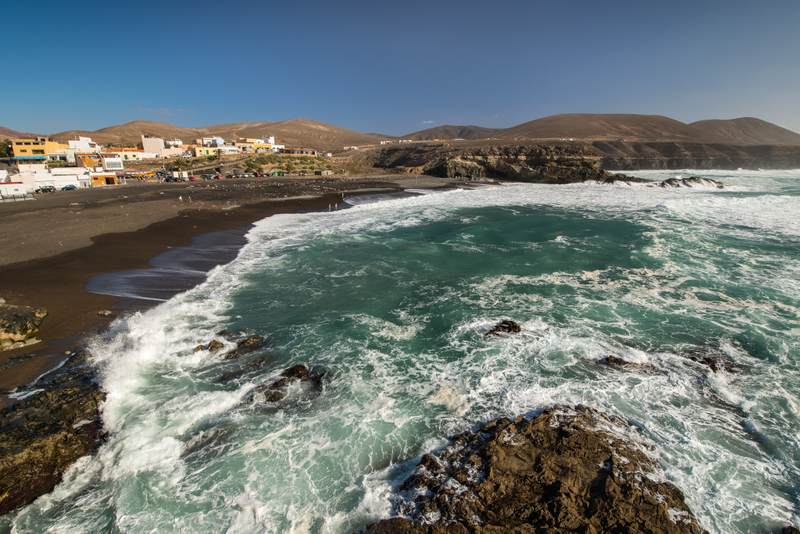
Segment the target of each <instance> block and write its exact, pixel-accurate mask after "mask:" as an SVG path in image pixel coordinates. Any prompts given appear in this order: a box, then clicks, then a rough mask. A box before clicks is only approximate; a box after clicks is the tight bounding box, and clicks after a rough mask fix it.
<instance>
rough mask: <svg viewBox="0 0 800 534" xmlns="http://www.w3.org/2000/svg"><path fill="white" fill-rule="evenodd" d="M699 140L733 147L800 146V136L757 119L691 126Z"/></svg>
mask: <svg viewBox="0 0 800 534" xmlns="http://www.w3.org/2000/svg"><path fill="white" fill-rule="evenodd" d="M689 127H690V128H691V129H692V130H694V131H695V135H696V136H697V137H698V139H702V140H703V141H705V142H707V143H724V144H732V145H800V134H798V133H795V132H793V131H791V130H787V129H786V128H781V127H780V126H778V125H776V124H772V123H770V122H767V121H763V120H761V119H757V118H755V117H741V118H738V119H731V120H706V121H698V122H693V123H691V124H689Z"/></svg>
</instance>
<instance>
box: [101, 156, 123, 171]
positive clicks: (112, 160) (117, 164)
mask: <svg viewBox="0 0 800 534" xmlns="http://www.w3.org/2000/svg"><path fill="white" fill-rule="evenodd" d="M101 159H102V161H103V170H104V171H121V170H124V169H125V164H124V163H123V162H122V158H121V157H120V156H119V154H103V155H102V156H101Z"/></svg>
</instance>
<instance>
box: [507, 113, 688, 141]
mask: <svg viewBox="0 0 800 534" xmlns="http://www.w3.org/2000/svg"><path fill="white" fill-rule="evenodd" d="M503 137H505V138H508V139H515V140H517V139H560V138H574V139H625V140H627V141H647V140H659V141H688V140H691V139H692V138H693V132H692V130H691V129H690V128H689V127H688V126H687V125H686V124H684V123H682V122H680V121H676V120H675V119H670V118H669V117H663V116H661V115H629V114H605V115H597V114H566V115H551V116H549V117H543V118H541V119H536V120H533V121H530V122H525V123H523V124H520V125H517V126H513V127H511V128H508V129H507V130H505V131H504V132H503Z"/></svg>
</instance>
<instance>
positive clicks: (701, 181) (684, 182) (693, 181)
mask: <svg viewBox="0 0 800 534" xmlns="http://www.w3.org/2000/svg"><path fill="white" fill-rule="evenodd" d="M658 185H659V187H665V188H666V187H715V188H717V189H724V187H725V186H724V185H722V182H719V181H717V180H714V179H712V178H703V177H701V176H690V177H688V178H667V179H666V180H664V181H662V182H661V183H659V184H658Z"/></svg>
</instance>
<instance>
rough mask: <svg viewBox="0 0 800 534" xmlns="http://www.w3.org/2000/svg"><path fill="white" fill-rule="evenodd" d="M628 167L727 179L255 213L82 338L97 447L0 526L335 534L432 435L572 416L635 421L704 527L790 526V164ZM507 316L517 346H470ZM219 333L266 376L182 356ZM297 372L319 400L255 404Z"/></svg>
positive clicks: (794, 416)
mask: <svg viewBox="0 0 800 534" xmlns="http://www.w3.org/2000/svg"><path fill="white" fill-rule="evenodd" d="M628 174H635V175H637V176H641V177H645V178H649V179H654V180H655V179H664V178H668V177H673V176H681V175H682V176H688V175H701V176H706V177H711V178H715V179H718V180H720V181H722V182H723V183H724V184H725V186H726V187H725V189H721V190H719V189H714V188H692V189H687V188H680V189H661V188H658V187H647V186H645V185H640V184H634V185H624V184H616V185H601V184H575V185H536V184H513V185H502V186H488V187H478V188H476V189H470V190H451V191H446V192H435V193H426V194H415V196H405V197H403V198H394V197H391V196H386V197H381V196H377V197H376V196H372V197H354V198H353V199H350V200H349V204H348V205H349V207H348V209H342V210H338V211H332V212H322V213H303V214H295V215H275V216H273V217H270V218H267V219H264V220H262V221H260V222H258V223H257V224H256V225H255V226H254V228H253V229H252V230H251V231H250V232H249V234H248V235H247V242H246V244H245V245H244V246H243V247H242V249H241V250H240V252H239V254H238V256H237V257H236V259H234V260H233V261H232V262H230V263H228V264H226V265H222V266H219V267H216V268H214V269H213V270H212V271H211V272H210V273H209V274H208V277H207V279H206V280H205V281H203V282H202V283H200V284H199V285H198V286H196V287H194V288H192V289H189V290H188V291H185V292H182V293H180V294H178V295H176V296H174V297H172V298H170V299H168V300H166V302H163V303H161V304H158V305H157V306H156V307H154V308H151V309H149V310H147V311H143V312H140V313H135V314H133V315H131V316H128V317H125V318H121V319H119V320H117V321H116V322H115V323H114V324H113V325H112V328H111V330H110V331H109V332H107V333H106V334H104V335H102V336H100V337H98V338H96V339H94V340H92V341H91V344H90V349H91V353H92V357H93V359H94V361H95V363H96V365H97V366H98V368H99V369H100V372H101V377H102V383H103V387H104V388H105V390H106V391H107V400H106V403H105V406H104V409H103V417H104V422H105V424H106V427H107V429H108V430H109V433H110V435H109V439H108V441H107V442H106V443H105V444H104V445H103V446H102V447H101V449H100V450H99V452H98V453H97V454H96V455H95V456H94V457H91V458H89V457H86V458H83V459H81V460H79V461H78V463H77V464H75V465H74V466H73V467H72V468H71V469H70V470H69V472H68V473H67V475H66V477H65V480H64V481H63V482H62V483H61V484H60V485H59V486H58V487H57V488H56V490H55V491H54V492H53V493H51V494H49V495H46V496H43V497H41V498H40V499H39V500H37V501H36V502H35V503H34V504H32V505H30V506H28V507H26V508H24V509H22V510H21V511H20V512H18V513H16V514H14V515H13V516H10V517H7V518H6V519H5V521H6V524H5V526H6V527H11V528H13V529H14V531H15V532H42V531H51V532H101V531H106V532H109V531H110V532H114V531H120V532H152V531H172V532H176V531H180V532H223V531H229V532H297V533H300V532H314V533H316V532H320V533H323V532H324V533H328V532H331V533H338V532H352V531H354V530H358V529H359V528H361V527H363V526H364V525H366V524H368V523H370V522H371V521H374V520H376V519H379V518H382V517H386V516H388V515H390V514H391V507H390V499H389V497H390V495H391V494H392V492H393V491H394V489H395V488H396V487H397V485H398V484H399V483H400V482H401V481H402V480H403V479H404V478H405V476H407V474H408V473H409V470H410V469H411V468H412V467H413V466H414V465H415V460H417V459H418V458H419V456H420V455H421V454H422V453H424V452H427V451H430V450H433V449H435V448H437V447H441V446H442V445H444V444H445V443H446V438H447V436H449V435H452V434H454V433H458V432H460V431H464V430H467V429H470V428H472V427H474V426H475V425H476V424H478V423H481V422H484V421H487V420H489V419H492V418H494V417H498V416H502V415H510V416H514V415H519V414H530V413H534V412H536V411H537V410H540V409H542V408H544V407H547V406H550V405H553V404H578V403H580V404H585V405H588V406H591V407H593V408H597V409H598V410H600V411H603V412H605V413H610V414H614V415H618V416H620V417H623V418H624V419H626V420H627V421H629V422H630V423H631V424H632V425H633V426H635V427H636V428H638V429H639V431H638V432H637V436H636V437H635V438H633V439H637V440H643V441H644V442H645V443H646V444H647V445H649V446H652V449H651V450H652V454H653V455H654V456H655V457H656V458H657V460H658V462H659V464H660V465H661V467H662V469H663V473H661V474H660V476H663V477H665V478H666V479H668V480H670V481H672V482H673V483H674V484H675V485H676V486H677V487H678V488H680V489H681V490H682V491H683V492H684V494H685V495H686V498H687V503H688V505H689V506H690V508H691V509H692V510H693V511H694V513H695V514H696V515H697V517H698V519H699V521H700V522H701V524H702V526H703V527H705V528H706V529H708V530H709V531H711V532H720V533H733V532H742V533H744V532H757V531H767V530H768V529H771V528H774V527H777V526H782V525H784V524H788V523H791V522H795V523H796V522H797V520H798V517H800V489H799V488H800V171H647V172H638V173H628ZM415 193H421V192H415ZM503 319H512V320H514V321H517V322H518V323H520V324H521V326H522V332H521V333H520V334H517V335H509V336H501V337H485V336H484V333H485V332H486V331H487V330H488V329H489V328H491V327H492V326H493V325H494V324H496V323H497V322H498V321H500V320H503ZM221 330H227V331H229V332H235V333H240V335H246V334H259V335H263V336H265V337H267V339H268V344H267V348H266V349H264V351H263V352H262V353H261V354H260V355H258V356H264V355H266V356H268V363H267V364H266V365H265V366H263V367H257V366H252V367H248V368H245V373H244V374H243V375H242V376H241V377H239V378H237V379H233V380H230V381H226V382H220V381H219V378H220V375H221V374H222V373H223V372H226V371H231V370H236V369H237V368H239V367H240V366H242V365H245V366H246V362H247V361H249V360H248V359H246V358H245V359H242V360H240V361H230V362H228V361H223V360H222V359H221V358H220V356H219V354H211V353H209V352H207V351H197V352H196V351H195V350H194V348H195V347H196V346H197V345H198V344H201V343H207V342H208V341H209V340H210V339H213V338H214V336H215V334H216V333H218V332H220V331H221ZM226 344H227V346H229V347H233V346H234V341H226ZM609 355H613V356H616V357H619V358H622V359H624V360H627V361H629V362H633V363H636V364H640V365H639V366H638V367H634V368H632V369H629V370H619V369H613V368H609V367H608V366H604V365H600V364H598V360H599V359H601V358H603V357H605V356H609ZM704 358H705V359H707V360H712V361H717V362H725V365H724V366H717V369H716V370H714V369H712V368H710V367H709V365H706V364H705V363H703V359H704ZM295 364H306V365H308V366H309V367H310V368H312V369H314V370H319V371H320V372H324V373H325V379H324V381H323V387H322V391H321V393H320V394H319V395H309V394H308V391H306V390H304V389H302V388H299V387H298V388H293V389H290V391H289V395H288V397H287V398H286V399H284V400H282V401H280V402H277V403H254V402H252V401H251V400H250V399H249V397H248V394H249V393H250V392H251V390H252V389H253V388H254V387H256V386H257V385H258V384H261V383H264V382H268V381H270V380H274V379H275V377H277V376H278V374H279V373H280V372H281V371H282V370H284V369H286V368H287V367H289V366H292V365H295Z"/></svg>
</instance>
